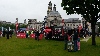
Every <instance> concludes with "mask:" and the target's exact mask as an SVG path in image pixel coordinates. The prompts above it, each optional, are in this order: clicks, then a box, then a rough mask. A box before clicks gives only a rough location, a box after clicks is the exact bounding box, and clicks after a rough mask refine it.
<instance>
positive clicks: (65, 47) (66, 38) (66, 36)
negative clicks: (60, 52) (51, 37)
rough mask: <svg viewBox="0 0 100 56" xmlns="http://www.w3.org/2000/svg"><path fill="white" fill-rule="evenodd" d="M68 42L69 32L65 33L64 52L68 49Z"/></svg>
mask: <svg viewBox="0 0 100 56" xmlns="http://www.w3.org/2000/svg"><path fill="white" fill-rule="evenodd" d="M67 41H68V35H67V32H65V33H64V42H65V46H64V50H66V49H67Z"/></svg>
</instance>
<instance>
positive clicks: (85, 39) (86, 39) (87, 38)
mask: <svg viewBox="0 0 100 56" xmlns="http://www.w3.org/2000/svg"><path fill="white" fill-rule="evenodd" d="M90 38H91V37H86V38H84V39H82V40H81V41H86V42H87V41H88V40H89V39H90Z"/></svg>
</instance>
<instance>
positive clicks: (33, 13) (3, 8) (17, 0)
mask: <svg viewBox="0 0 100 56" xmlns="http://www.w3.org/2000/svg"><path fill="white" fill-rule="evenodd" d="M49 1H50V0H0V20H6V21H10V22H15V20H16V18H18V19H19V22H23V20H24V19H37V20H38V21H41V20H43V19H44V17H45V16H46V14H47V13H46V12H47V8H48V3H49ZM51 2H52V3H53V4H56V7H57V11H59V13H60V14H61V16H62V17H63V19H65V18H66V19H67V18H72V17H73V18H81V16H78V15H71V16H68V15H67V14H66V11H64V10H63V8H62V7H61V2H62V0H51Z"/></svg>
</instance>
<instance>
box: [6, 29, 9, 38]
mask: <svg viewBox="0 0 100 56" xmlns="http://www.w3.org/2000/svg"><path fill="white" fill-rule="evenodd" d="M6 36H7V39H9V28H8V29H7V31H6Z"/></svg>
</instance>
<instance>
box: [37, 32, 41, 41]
mask: <svg viewBox="0 0 100 56" xmlns="http://www.w3.org/2000/svg"><path fill="white" fill-rule="evenodd" d="M36 35H37V37H36V39H37V40H38V41H39V36H40V33H39V31H37V32H36Z"/></svg>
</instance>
